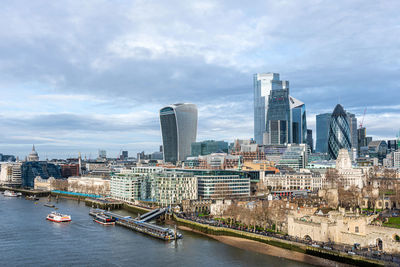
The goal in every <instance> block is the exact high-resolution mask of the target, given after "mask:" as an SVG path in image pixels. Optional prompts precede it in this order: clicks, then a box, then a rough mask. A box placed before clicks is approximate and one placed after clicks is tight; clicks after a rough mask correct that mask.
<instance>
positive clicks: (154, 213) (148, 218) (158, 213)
mask: <svg viewBox="0 0 400 267" xmlns="http://www.w3.org/2000/svg"><path fill="white" fill-rule="evenodd" d="M166 212H167V209H165V208H161V209H155V210H152V211H151V212H148V213H146V214H143V215H142V216H140V217H139V218H138V219H137V220H138V221H139V222H148V221H151V220H153V219H156V218H158V217H160V216H161V215H163V214H164V213H166Z"/></svg>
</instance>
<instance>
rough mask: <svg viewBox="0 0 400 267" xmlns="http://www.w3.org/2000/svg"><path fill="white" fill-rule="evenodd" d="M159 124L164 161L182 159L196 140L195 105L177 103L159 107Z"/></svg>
mask: <svg viewBox="0 0 400 267" xmlns="http://www.w3.org/2000/svg"><path fill="white" fill-rule="evenodd" d="M160 124H161V133H162V141H163V153H164V161H165V162H171V163H176V162H177V161H184V160H185V159H186V157H187V156H190V148H191V145H192V143H194V142H196V134H197V107H196V105H194V104H188V103H184V104H182V103H179V104H173V105H169V106H166V107H164V108H162V109H160Z"/></svg>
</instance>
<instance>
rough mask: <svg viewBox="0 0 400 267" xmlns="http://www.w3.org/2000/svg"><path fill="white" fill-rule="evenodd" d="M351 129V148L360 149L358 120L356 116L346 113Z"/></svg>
mask: <svg viewBox="0 0 400 267" xmlns="http://www.w3.org/2000/svg"><path fill="white" fill-rule="evenodd" d="M346 114H347V118H348V120H349V127H350V140H351V147H352V148H358V134H357V118H356V115H354V114H352V113H350V112H346Z"/></svg>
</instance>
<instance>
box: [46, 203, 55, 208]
mask: <svg viewBox="0 0 400 267" xmlns="http://www.w3.org/2000/svg"><path fill="white" fill-rule="evenodd" d="M43 206H45V207H49V208H54V207H55V205H53V204H51V203H46V204H44V205H43Z"/></svg>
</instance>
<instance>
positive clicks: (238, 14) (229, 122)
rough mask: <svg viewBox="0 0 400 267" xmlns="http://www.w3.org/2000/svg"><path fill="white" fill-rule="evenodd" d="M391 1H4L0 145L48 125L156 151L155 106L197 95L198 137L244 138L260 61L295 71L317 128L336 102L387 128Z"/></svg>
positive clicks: (45, 131)
mask: <svg viewBox="0 0 400 267" xmlns="http://www.w3.org/2000/svg"><path fill="white" fill-rule="evenodd" d="M399 8H400V3H399V2H398V1H385V2H376V1H375V2H372V1H371V2H365V1H351V2H349V1H335V2H332V3H330V2H326V1H319V0H309V1H254V2H252V4H251V5H246V4H243V1H212V0H209V1H201V2H182V1H168V2H163V1H154V0H153V1H152V0H150V1H141V0H137V1H128V2H118V3H115V2H114V1H105V0H93V1H85V2H84V3H81V2H79V3H78V2H75V1H67V0H65V1H57V2H53V3H48V2H46V1H40V0H39V1H22V0H20V1H11V2H7V3H3V6H2V9H1V10H0V38H1V40H2V42H1V43H0V59H1V60H0V92H1V94H2V99H1V100H0V101H1V102H0V103H1V106H2V109H3V110H2V111H1V114H2V117H1V118H0V122H1V123H4V125H7V127H6V126H3V127H0V129H1V130H2V131H3V137H4V138H5V139H3V143H2V146H3V147H4V148H5V149H7V151H9V152H10V153H11V152H12V148H10V146H9V144H14V145H15V146H18V145H22V144H24V142H25V141H26V142H28V143H29V142H30V141H32V142H33V141H36V139H35V138H36V137H41V136H43V138H47V139H43V140H38V142H45V143H46V147H43V148H44V149H46V150H49V153H50V152H52V151H55V150H57V149H59V146H63V147H65V146H68V145H70V146H71V147H73V149H77V148H79V147H80V146H81V147H82V148H83V149H85V147H86V148H87V149H88V150H91V151H92V152H93V147H94V146H95V143H96V142H97V143H98V146H101V145H103V144H105V146H107V147H108V148H109V149H114V150H115V151H118V148H117V149H116V148H115V147H121V146H123V144H127V146H128V145H129V147H130V149H132V150H135V151H139V150H144V149H146V150H150V151H151V150H156V149H157V147H158V145H157V144H158V143H160V142H161V141H160V140H161V138H160V133H159V125H158V114H157V112H158V110H159V108H160V107H162V106H164V105H166V104H170V103H176V102H193V103H196V104H197V105H198V107H199V127H198V128H199V138H202V139H203V138H204V139H211V138H214V139H227V140H233V138H235V137H241V138H245V137H252V133H253V129H252V122H253V117H252V116H253V115H252V114H253V103H252V98H253V95H252V94H253V89H252V86H253V85H252V74H253V73H256V72H278V73H280V74H281V78H282V79H284V80H289V81H290V85H291V87H290V90H291V95H293V96H294V97H296V98H298V99H300V100H302V101H303V102H305V103H306V106H307V112H308V116H309V126H310V127H311V128H313V127H314V124H315V122H314V121H315V118H314V116H315V114H318V113H321V112H330V111H332V110H333V108H334V107H335V105H336V104H337V103H338V102H340V103H342V104H343V106H344V107H345V108H346V109H347V110H349V111H352V112H354V113H356V115H358V116H359V117H360V116H362V113H363V110H364V108H365V107H368V111H367V116H366V118H365V121H366V123H367V125H368V128H369V130H368V132H369V133H370V134H371V135H376V136H381V137H388V138H389V137H391V136H393V134H394V132H395V129H397V128H400V123H399V122H398V121H399V120H398V119H397V115H396V114H397V113H396V112H397V111H398V103H397V102H396V100H397V99H399V98H400V90H399V87H400V82H399V78H398V73H399V71H400V39H399V38H398V37H397V36H399V35H400V27H399V23H398V16H397V13H396V12H397V10H399ZM380 114H386V115H387V116H386V115H385V122H383V121H380V120H379V119H376V118H379V117H380V116H381V115H380ZM386 122H391V123H386ZM24 133H26V134H24ZM13 136H19V137H20V138H19V139H18V138H17V139H16V138H14V139H12V137H13ZM10 138H11V139H10ZM24 138H25V139H24ZM18 140H19V141H18ZM23 140H25V141H23ZM85 140H86V141H87V143H85ZM8 142H10V143H8ZM6 145H7V146H6ZM52 145H53V147H52ZM0 149H2V147H0ZM52 153H53V152H52ZM54 153H55V152H54ZM115 153H118V152H115Z"/></svg>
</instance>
